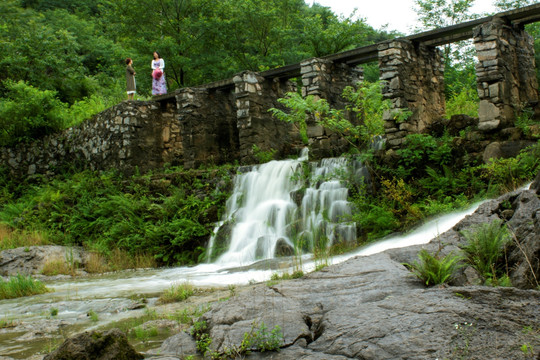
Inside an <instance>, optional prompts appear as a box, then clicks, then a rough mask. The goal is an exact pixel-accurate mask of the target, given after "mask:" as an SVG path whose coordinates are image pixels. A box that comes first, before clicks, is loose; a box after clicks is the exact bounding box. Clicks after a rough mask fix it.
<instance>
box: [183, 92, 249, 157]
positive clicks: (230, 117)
mask: <svg viewBox="0 0 540 360" xmlns="http://www.w3.org/2000/svg"><path fill="white" fill-rule="evenodd" d="M176 103H177V108H178V123H179V125H180V128H181V131H182V136H183V148H184V158H183V159H184V162H183V165H184V166H185V167H186V168H195V167H198V166H199V165H202V164H216V165H219V164H223V163H227V162H233V161H234V160H236V159H238V157H239V153H238V149H239V139H238V131H237V129H236V114H235V105H234V97H233V94H231V92H230V91H219V90H208V89H205V88H184V89H181V90H179V91H178V92H177V93H176Z"/></svg>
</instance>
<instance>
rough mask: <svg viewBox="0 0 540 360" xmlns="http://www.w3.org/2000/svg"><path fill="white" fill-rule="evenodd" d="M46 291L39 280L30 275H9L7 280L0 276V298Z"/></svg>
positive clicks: (11, 297)
mask: <svg viewBox="0 0 540 360" xmlns="http://www.w3.org/2000/svg"><path fill="white" fill-rule="evenodd" d="M48 291H49V289H47V287H46V286H45V285H44V284H43V283H42V282H41V281H39V280H34V279H32V277H30V276H24V275H21V274H19V275H17V276H12V277H10V279H9V280H8V281H4V280H2V279H1V278H0V300H2V299H14V298H18V297H22V296H30V295H37V294H43V293H46V292H48Z"/></svg>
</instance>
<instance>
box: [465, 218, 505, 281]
mask: <svg viewBox="0 0 540 360" xmlns="http://www.w3.org/2000/svg"><path fill="white" fill-rule="evenodd" d="M461 233H462V235H463V236H464V237H465V239H466V240H467V243H466V244H465V245H464V246H463V247H462V249H463V251H464V252H465V254H466V256H467V261H468V262H469V263H470V264H471V265H472V266H473V267H474V268H475V269H476V270H477V271H478V272H479V273H480V274H481V275H482V276H483V277H484V278H486V279H487V280H489V279H493V278H495V279H496V278H497V277H498V275H499V274H500V273H501V270H500V266H499V265H498V262H499V260H500V259H501V258H502V256H503V252H504V247H505V245H506V244H507V243H508V242H510V241H511V235H510V232H509V231H508V229H507V228H506V226H504V225H502V222H501V221H500V220H494V221H492V222H491V223H484V224H480V225H478V226H476V227H475V228H474V229H473V230H471V231H466V230H464V231H462V232H461Z"/></svg>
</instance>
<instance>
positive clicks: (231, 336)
mask: <svg viewBox="0 0 540 360" xmlns="http://www.w3.org/2000/svg"><path fill="white" fill-rule="evenodd" d="M539 183H540V175H539V176H538V177H537V179H536V181H535V182H534V185H533V186H532V187H531V189H530V190H525V191H515V192H512V193H509V194H506V195H504V196H502V197H500V198H498V199H496V200H492V201H488V202H486V203H484V204H482V205H481V206H480V207H479V208H478V210H477V211H476V212H475V213H474V214H472V215H470V216H467V217H466V218H465V219H464V220H462V221H461V222H460V223H458V224H457V225H456V226H454V228H452V229H451V230H449V231H448V232H445V233H444V234H441V235H440V236H439V237H438V238H436V239H434V240H432V241H431V242H430V243H428V244H426V245H417V246H410V247H407V248H401V249H392V250H388V251H385V252H383V253H379V254H375V255H371V256H363V257H362V256H359V257H355V258H353V259H350V260H348V261H346V262H344V263H341V264H338V265H334V266H329V267H326V268H324V269H323V270H321V271H318V272H314V273H311V274H309V275H306V276H304V277H303V278H302V279H298V280H292V281H287V282H280V283H277V284H274V285H259V286H253V287H252V288H251V289H250V290H249V291H245V292H242V293H240V294H238V295H237V296H236V297H233V298H232V299H230V300H229V301H227V302H221V303H217V304H216V305H214V306H213V307H212V309H211V310H210V311H209V312H207V313H206V314H204V315H203V316H202V318H201V319H200V320H204V321H206V322H207V324H208V333H209V335H210V337H211V338H212V344H211V348H212V349H213V350H216V351H219V352H223V351H225V349H227V348H231V347H234V346H239V345H240V343H241V341H242V338H243V335H244V334H245V333H249V332H250V331H252V328H253V327H254V326H255V327H258V325H260V324H262V323H264V324H265V325H266V327H267V329H268V331H270V330H272V329H274V327H275V326H279V327H280V328H281V330H282V332H283V337H284V342H283V345H282V347H281V350H280V352H279V353H276V352H266V353H258V352H253V353H252V354H251V355H249V356H247V358H250V359H251V358H253V359H353V358H354V359H436V358H439V359H444V358H463V357H466V358H471V359H511V358H513V359H515V358H520V357H523V352H522V350H520V348H521V347H522V346H523V345H524V344H526V345H528V346H530V348H531V349H534V351H535V352H538V349H540V338H539V337H538V329H539V328H540V291H538V283H537V282H535V279H538V278H539V277H540V263H539V261H540V260H539V255H540V250H539V249H540V200H539V198H538V194H537V192H538V191H539V187H540V185H539ZM509 209H510V210H511V213H509V212H506V213H505V212H504V211H505V210H509ZM503 214H505V215H504V216H503ZM497 219H501V220H503V221H505V222H506V224H507V226H508V227H509V228H510V229H511V230H512V232H513V233H514V234H515V235H516V238H518V239H519V245H518V243H517V242H516V241H514V242H513V243H512V244H511V245H509V248H508V249H507V252H508V254H509V256H508V266H509V274H510V278H511V280H512V282H513V284H514V286H516V287H510V288H502V287H488V286H480V285H476V284H473V283H472V281H471V279H473V277H472V276H468V277H467V276H466V273H470V270H471V268H466V269H464V270H463V273H464V274H465V275H464V276H461V277H460V278H459V279H458V280H457V281H456V283H455V284H453V286H440V287H435V288H426V287H425V286H424V285H423V284H422V283H421V282H420V281H419V280H418V279H416V278H415V277H414V276H412V275H411V273H410V272H409V271H408V270H407V268H406V267H405V266H404V265H403V263H404V262H407V263H412V262H413V261H414V260H415V259H416V256H417V253H418V251H419V250H420V249H421V248H426V249H427V250H428V251H430V252H434V251H437V250H438V249H441V253H442V254H446V253H449V252H451V251H457V250H459V249H458V246H459V245H460V244H463V242H464V241H465V240H464V237H463V236H462V235H461V233H460V231H462V230H465V229H472V227H473V226H474V225H476V224H480V223H485V222H490V221H493V220H497ZM478 278H479V276H477V279H478ZM533 289H536V290H533ZM527 329H533V330H532V331H527ZM186 335H187V334H184V335H176V336H175V342H174V343H175V344H176V345H174V346H172V343H173V342H172V340H171V341H168V342H166V343H167V346H165V345H164V346H162V348H161V349H160V351H159V353H160V354H162V355H168V356H177V355H178V354H180V353H181V352H180V351H181V349H187V348H189V347H191V348H193V347H194V346H195V340H194V339H193V338H192V337H190V336H186ZM531 355H532V354H531ZM534 356H535V357H536V356H538V357H539V358H540V353H534Z"/></svg>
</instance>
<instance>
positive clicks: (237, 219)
mask: <svg viewBox="0 0 540 360" xmlns="http://www.w3.org/2000/svg"><path fill="white" fill-rule="evenodd" d="M368 176H369V173H368V172H367V171H366V169H365V168H364V167H363V166H362V165H361V162H360V161H358V160H351V159H346V158H335V159H324V160H322V161H321V162H320V163H308V159H307V150H305V151H304V152H303V153H302V155H301V156H300V158H298V159H294V160H281V161H271V162H269V163H266V164H262V165H257V166H254V167H253V168H251V170H250V171H247V172H245V173H243V174H239V175H237V176H236V178H235V183H234V189H233V193H232V195H231V197H230V198H229V199H228V200H227V204H226V213H225V215H224V218H223V220H222V221H221V222H220V223H219V224H218V225H217V226H216V228H215V230H214V235H213V236H212V238H211V239H210V244H209V250H208V258H209V259H210V261H215V262H216V263H217V264H221V265H224V264H236V265H239V264H248V263H251V262H254V261H256V260H261V259H271V258H274V257H276V256H289V255H299V254H301V253H304V252H313V250H314V249H315V248H317V247H318V248H327V247H329V246H331V245H332V244H335V243H338V242H344V243H355V242H356V225H355V224H354V223H350V222H346V219H347V217H348V216H350V215H351V207H350V205H349V202H348V201H347V196H348V189H347V187H346V184H345V182H344V181H343V179H344V178H345V177H348V178H351V177H352V178H355V179H357V181H361V180H360V179H361V178H364V177H365V178H367V177H368Z"/></svg>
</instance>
